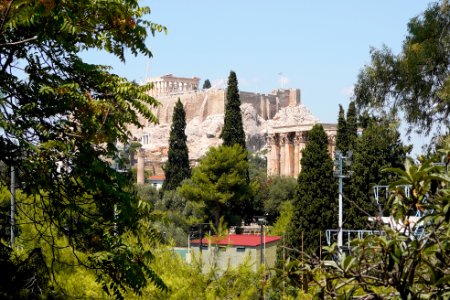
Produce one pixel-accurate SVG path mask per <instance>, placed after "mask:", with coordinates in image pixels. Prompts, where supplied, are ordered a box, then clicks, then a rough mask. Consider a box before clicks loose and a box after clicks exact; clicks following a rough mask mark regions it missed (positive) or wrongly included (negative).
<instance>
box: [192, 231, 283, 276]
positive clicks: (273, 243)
mask: <svg viewBox="0 0 450 300" xmlns="http://www.w3.org/2000/svg"><path fill="white" fill-rule="evenodd" d="M280 241H281V237H279V236H262V237H261V235H254V234H252V235H246V234H229V235H227V236H225V237H221V238H216V237H211V238H203V239H202V241H201V243H200V240H199V239H197V240H193V241H191V247H190V249H189V251H190V256H191V258H194V259H198V258H200V257H201V259H202V261H203V269H204V270H205V271H208V270H209V269H210V268H211V267H212V266H215V267H217V268H218V269H219V270H220V271H224V270H226V269H227V267H228V266H231V267H237V266H239V265H241V264H243V263H245V262H248V263H250V264H251V265H252V269H253V270H254V271H256V270H258V268H259V267H260V262H261V255H262V257H263V263H264V265H265V266H266V268H273V267H274V266H275V262H276V253H277V245H278V243H279V242H280ZM261 242H262V243H261ZM261 246H262V247H261ZM188 259H189V257H188Z"/></svg>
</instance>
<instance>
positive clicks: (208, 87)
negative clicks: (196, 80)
mask: <svg viewBox="0 0 450 300" xmlns="http://www.w3.org/2000/svg"><path fill="white" fill-rule="evenodd" d="M210 88H211V82H210V81H209V79H206V80H205V82H204V83H203V89H204V90H207V89H210Z"/></svg>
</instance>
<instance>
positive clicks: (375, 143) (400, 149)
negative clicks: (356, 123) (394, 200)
mask: <svg viewBox="0 0 450 300" xmlns="http://www.w3.org/2000/svg"><path fill="white" fill-rule="evenodd" d="M410 149H411V147H407V146H404V145H403V143H402V142H401V140H400V133H399V132H398V128H397V124H396V122H393V121H390V120H389V119H382V120H378V121H371V122H370V124H369V126H368V127H367V128H365V129H364V131H363V133H362V136H361V137H360V138H359V139H358V141H357V144H356V149H355V151H354V154H353V162H352V170H353V174H352V175H351V177H350V180H349V181H346V183H345V184H346V186H344V187H345V190H344V228H349V229H367V228H368V227H369V226H370V224H369V223H368V216H376V215H379V214H380V213H381V212H382V211H383V210H384V209H385V207H383V206H379V207H377V205H376V203H375V199H374V197H373V186H374V185H386V184H388V183H389V182H390V181H391V180H392V178H391V177H390V175H389V174H386V173H381V169H382V168H387V167H397V168H400V167H401V166H402V165H403V162H404V160H405V158H406V155H407V153H408V152H409V151H410ZM347 187H348V188H347ZM345 192H347V193H345ZM383 202H384V204H386V202H385V201H383ZM380 210H381V211H380ZM386 211H388V210H386Z"/></svg>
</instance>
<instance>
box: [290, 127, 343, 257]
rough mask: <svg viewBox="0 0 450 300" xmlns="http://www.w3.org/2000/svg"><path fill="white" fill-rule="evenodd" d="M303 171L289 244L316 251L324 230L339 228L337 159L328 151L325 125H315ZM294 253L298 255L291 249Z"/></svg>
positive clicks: (309, 137)
mask: <svg viewBox="0 0 450 300" xmlns="http://www.w3.org/2000/svg"><path fill="white" fill-rule="evenodd" d="M300 163H301V168H302V171H301V172H300V175H299V176H298V180H297V181H298V188H297V195H296V197H295V199H294V202H293V206H294V213H293V216H292V221H291V223H290V224H289V227H288V230H287V234H286V245H287V246H288V247H289V248H294V249H297V250H300V249H302V245H301V236H302V232H303V234H304V249H305V251H306V252H308V253H315V251H316V250H317V248H318V247H319V236H320V233H322V234H323V233H324V232H325V230H326V229H331V228H337V185H336V182H337V181H336V179H335V178H334V177H333V162H332V161H331V158H330V154H329V152H328V138H327V135H326V133H325V131H324V129H323V127H322V125H320V124H318V125H314V127H313V128H312V129H311V130H310V131H309V132H308V141H307V143H306V146H305V149H303V151H302V159H301V162H300ZM290 255H292V256H294V257H295V256H296V255H298V254H297V253H294V252H291V254H290Z"/></svg>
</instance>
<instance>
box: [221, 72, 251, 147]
mask: <svg viewBox="0 0 450 300" xmlns="http://www.w3.org/2000/svg"><path fill="white" fill-rule="evenodd" d="M221 138H222V139H223V144H224V145H225V146H233V145H234V144H238V145H239V146H241V147H242V148H244V149H246V146H245V132H244V125H243V123H242V114H241V100H240V99H239V89H238V81H237V78H236V73H235V72H234V71H230V76H229V77H228V88H227V102H226V105H225V120H224V125H223V129H222V133H221Z"/></svg>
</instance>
